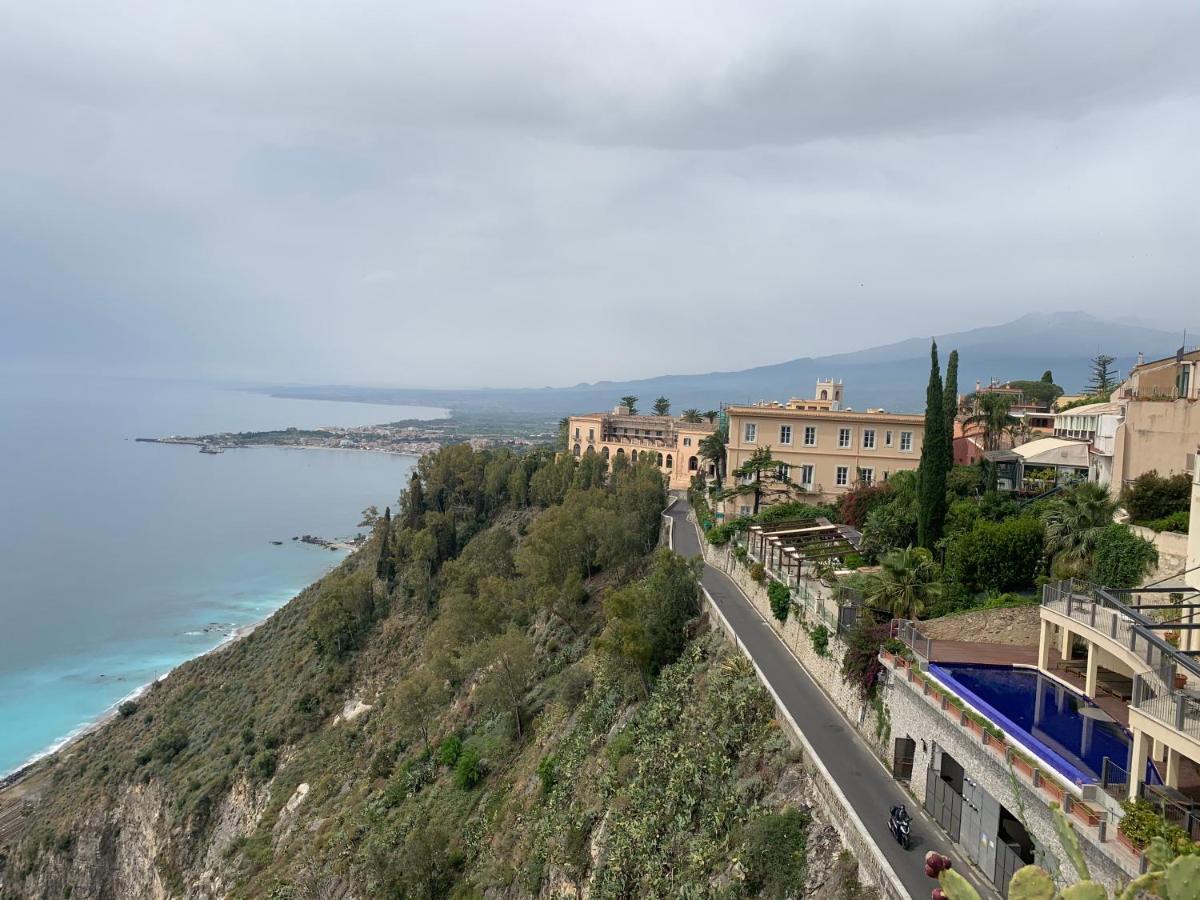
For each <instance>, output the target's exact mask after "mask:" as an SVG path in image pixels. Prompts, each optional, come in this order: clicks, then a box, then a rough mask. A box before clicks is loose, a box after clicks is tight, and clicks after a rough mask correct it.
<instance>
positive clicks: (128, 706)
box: [117, 700, 138, 719]
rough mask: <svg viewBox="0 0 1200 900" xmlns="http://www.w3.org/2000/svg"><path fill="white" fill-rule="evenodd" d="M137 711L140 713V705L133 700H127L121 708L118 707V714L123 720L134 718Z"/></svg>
mask: <svg viewBox="0 0 1200 900" xmlns="http://www.w3.org/2000/svg"><path fill="white" fill-rule="evenodd" d="M137 711H138V705H137V704H136V703H134V702H133V701H132V700H126V701H125V702H124V703H122V704H121V705H120V706H118V707H117V714H118V715H120V717H121V718H122V719H128V718H129V717H130V716H132V715H133V714H134V713H135V712H137Z"/></svg>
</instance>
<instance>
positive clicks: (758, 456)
mask: <svg viewBox="0 0 1200 900" xmlns="http://www.w3.org/2000/svg"><path fill="white" fill-rule="evenodd" d="M733 474H734V475H736V476H737V479H738V480H737V482H735V483H734V485H733V486H732V487H730V488H728V489H726V490H725V491H724V492H723V493H722V495H721V497H722V499H726V500H727V499H729V498H731V497H744V496H746V495H753V497H754V507H753V510H752V512H751V515H755V516H757V515H758V513H759V510H760V509H761V508H762V505H763V500H766V501H767V502H768V503H770V502H772V501H774V500H779V499H782V500H794V499H796V497H797V496H799V494H801V493H802V492H803V491H802V489H801V488H799V487H797V486H796V485H795V484H793V482H792V480H791V477H790V476H788V475H785V474H784V471H783V464H782V463H781V462H779V460H777V459H775V458H774V457H773V456H771V448H770V447H756V448H755V449H754V452H753V453H751V454H750V458H749V459H747V460H746V461H745V462H744V463H742V464H741V465H740V466H738V468H737V470H736V471H735V472H734V473H733Z"/></svg>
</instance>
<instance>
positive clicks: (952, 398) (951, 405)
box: [943, 350, 958, 472]
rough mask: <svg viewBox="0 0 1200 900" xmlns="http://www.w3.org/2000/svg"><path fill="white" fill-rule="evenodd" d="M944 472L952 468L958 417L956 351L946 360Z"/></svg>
mask: <svg viewBox="0 0 1200 900" xmlns="http://www.w3.org/2000/svg"><path fill="white" fill-rule="evenodd" d="M943 396H944V397H945V409H946V471H947V472H949V471H950V470H951V469H953V468H954V419H955V417H956V416H957V415H958V351H957V350H951V351H950V358H949V359H948V360H946V389H945V391H944V392H943Z"/></svg>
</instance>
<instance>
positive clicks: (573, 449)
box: [571, 444, 579, 456]
mask: <svg viewBox="0 0 1200 900" xmlns="http://www.w3.org/2000/svg"><path fill="white" fill-rule="evenodd" d="M571 452H572V453H573V454H575V455H576V456H578V455H579V445H578V444H576V445H575V446H574V447H572V448H571Z"/></svg>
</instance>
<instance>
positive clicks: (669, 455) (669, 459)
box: [667, 453, 674, 469]
mask: <svg viewBox="0 0 1200 900" xmlns="http://www.w3.org/2000/svg"><path fill="white" fill-rule="evenodd" d="M673 463H674V461H673V460H672V459H671V454H670V453H668V454H667V468H668V469H669V468H671V466H672V465H673Z"/></svg>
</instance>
